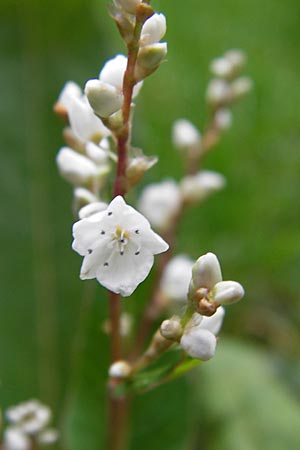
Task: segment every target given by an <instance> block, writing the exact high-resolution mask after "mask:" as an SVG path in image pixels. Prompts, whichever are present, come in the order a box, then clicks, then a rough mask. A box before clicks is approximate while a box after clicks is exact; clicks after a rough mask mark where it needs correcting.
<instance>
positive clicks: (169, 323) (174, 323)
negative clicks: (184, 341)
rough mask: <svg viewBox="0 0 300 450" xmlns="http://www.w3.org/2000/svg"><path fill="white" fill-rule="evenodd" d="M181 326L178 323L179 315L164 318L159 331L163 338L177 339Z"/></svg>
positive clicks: (179, 335) (180, 332) (181, 330)
mask: <svg viewBox="0 0 300 450" xmlns="http://www.w3.org/2000/svg"><path fill="white" fill-rule="evenodd" d="M182 332H183V329H182V326H181V324H180V318H179V317H176V316H174V317H172V318H171V319H167V320H164V321H163V322H162V324H161V326H160V333H161V335H162V336H163V337H164V338H165V339H169V340H171V341H178V340H179V339H180V338H181V336H182Z"/></svg>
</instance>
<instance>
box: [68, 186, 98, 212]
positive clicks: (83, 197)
mask: <svg viewBox="0 0 300 450" xmlns="http://www.w3.org/2000/svg"><path fill="white" fill-rule="evenodd" d="M74 201H75V202H76V204H77V205H79V206H80V207H81V206H83V205H86V204H88V203H93V202H97V201H98V198H97V197H96V196H95V194H93V193H92V192H91V191H89V190H88V189H85V188H82V187H78V188H75V189H74Z"/></svg>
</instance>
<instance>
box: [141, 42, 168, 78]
mask: <svg viewBox="0 0 300 450" xmlns="http://www.w3.org/2000/svg"><path fill="white" fill-rule="evenodd" d="M167 51H168V50H167V43H166V42H160V43H157V44H152V45H146V46H145V47H142V48H141V49H140V50H139V53H138V58H137V66H136V69H135V74H134V76H135V79H136V80H137V81H140V80H143V79H144V78H146V77H147V76H148V75H151V73H153V72H154V71H155V70H156V69H157V68H158V67H159V65H160V64H161V63H162V62H163V60H164V59H165V57H166V55H167Z"/></svg>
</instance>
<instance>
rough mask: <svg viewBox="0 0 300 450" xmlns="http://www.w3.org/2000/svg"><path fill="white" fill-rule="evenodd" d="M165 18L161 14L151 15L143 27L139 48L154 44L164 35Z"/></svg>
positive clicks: (165, 27) (165, 28)
mask: <svg viewBox="0 0 300 450" xmlns="http://www.w3.org/2000/svg"><path fill="white" fill-rule="evenodd" d="M166 30H167V24H166V18H165V16H164V15H163V14H153V16H151V17H150V18H149V19H148V20H146V22H145V23H144V25H143V28H142V32H141V39H140V46H145V45H150V44H155V43H157V42H159V41H160V40H161V39H162V38H163V36H164V35H165V33H166Z"/></svg>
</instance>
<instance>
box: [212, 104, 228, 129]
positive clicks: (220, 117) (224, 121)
mask: <svg viewBox="0 0 300 450" xmlns="http://www.w3.org/2000/svg"><path fill="white" fill-rule="evenodd" d="M215 124H216V127H217V128H218V129H219V130H221V131H226V130H228V129H229V128H230V127H231V125H232V113H231V111H230V109H228V108H221V109H219V110H218V111H217V112H216V115H215Z"/></svg>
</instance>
